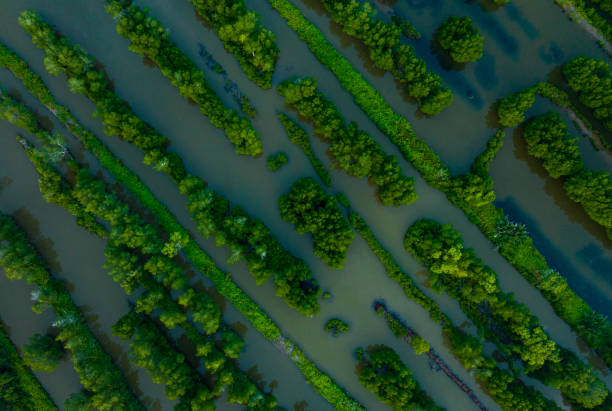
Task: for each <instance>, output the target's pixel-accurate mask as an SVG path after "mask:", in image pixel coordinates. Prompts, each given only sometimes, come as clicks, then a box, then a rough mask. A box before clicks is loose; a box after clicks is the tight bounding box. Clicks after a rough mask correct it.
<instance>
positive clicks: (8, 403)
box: [0, 252, 57, 411]
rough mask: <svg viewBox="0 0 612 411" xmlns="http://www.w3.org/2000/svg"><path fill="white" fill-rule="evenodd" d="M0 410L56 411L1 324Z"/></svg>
mask: <svg viewBox="0 0 612 411" xmlns="http://www.w3.org/2000/svg"><path fill="white" fill-rule="evenodd" d="M1 255H2V254H1V252H0V256H1ZM0 408H1V409H3V410H36V411H52V410H57V407H56V406H55V404H53V401H52V400H51V398H50V397H49V394H48V393H47V392H46V391H45V390H44V388H43V387H42V386H41V385H40V382H39V381H38V380H37V379H36V377H34V374H32V371H31V370H30V369H28V367H27V366H26V365H25V364H24V363H23V361H22V359H21V357H19V354H18V353H17V350H16V349H15V346H14V345H13V343H12V342H11V340H10V339H9V337H8V335H7V334H6V333H5V331H4V324H2V323H1V322H0Z"/></svg>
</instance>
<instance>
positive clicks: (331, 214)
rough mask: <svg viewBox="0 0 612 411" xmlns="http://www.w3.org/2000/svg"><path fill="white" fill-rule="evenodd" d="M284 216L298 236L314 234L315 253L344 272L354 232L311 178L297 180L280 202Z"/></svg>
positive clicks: (329, 196)
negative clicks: (343, 268)
mask: <svg viewBox="0 0 612 411" xmlns="http://www.w3.org/2000/svg"><path fill="white" fill-rule="evenodd" d="M278 206H279V208H280V213H281V217H282V219H283V220H285V221H287V222H290V223H292V224H293V225H294V226H295V231H297V233H298V234H306V233H312V237H313V252H314V254H315V255H316V256H317V257H319V258H320V259H321V260H323V262H324V263H325V264H327V265H328V266H330V267H331V268H335V269H340V268H342V267H343V266H344V262H345V261H346V251H347V249H348V247H349V246H350V245H351V243H352V242H353V237H354V234H353V230H351V227H350V226H349V224H348V221H347V220H346V218H344V216H343V215H342V213H341V212H340V210H339V209H338V205H337V203H336V199H335V198H334V196H331V195H328V194H326V193H325V191H323V189H322V188H321V187H320V186H319V185H318V184H317V183H316V182H315V181H314V180H313V179H312V178H310V177H304V178H301V179H299V180H297V181H296V182H295V183H294V184H293V186H291V189H290V191H289V193H288V194H285V195H282V196H281V197H280V198H279V199H278Z"/></svg>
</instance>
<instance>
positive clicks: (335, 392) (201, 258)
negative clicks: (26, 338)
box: [0, 53, 365, 411]
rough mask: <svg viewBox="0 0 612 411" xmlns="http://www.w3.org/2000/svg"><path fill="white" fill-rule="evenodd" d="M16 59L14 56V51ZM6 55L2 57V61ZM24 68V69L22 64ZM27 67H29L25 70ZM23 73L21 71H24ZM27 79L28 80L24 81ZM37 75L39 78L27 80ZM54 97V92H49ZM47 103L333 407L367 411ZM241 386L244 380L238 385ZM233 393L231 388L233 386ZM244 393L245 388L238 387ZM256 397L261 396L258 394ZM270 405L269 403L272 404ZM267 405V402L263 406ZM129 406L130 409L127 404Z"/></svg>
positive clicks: (102, 150)
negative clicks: (280, 346)
mask: <svg viewBox="0 0 612 411" xmlns="http://www.w3.org/2000/svg"><path fill="white" fill-rule="evenodd" d="M12 57H13V59H11V61H14V59H15V58H18V57H17V56H16V55H15V54H14V53H13V54H12ZM5 61H6V60H5V59H2V58H0V64H2V63H4V62H5ZM21 63H22V64H17V65H10V66H9V68H10V69H11V70H15V71H13V73H14V74H16V75H17V76H18V77H19V78H20V79H24V85H25V86H26V87H27V88H28V90H29V91H31V92H32V93H33V94H34V95H36V96H37V97H39V96H40V97H39V98H41V99H43V98H46V97H45V96H50V93H49V92H48V89H46V87H44V84H43V83H42V80H40V78H39V77H38V76H36V75H35V74H34V73H32V72H31V70H29V68H27V64H26V63H25V62H23V61H21ZM24 67H25V68H24ZM25 69H27V70H25ZM23 74H25V75H23ZM26 79H27V81H26ZM31 79H37V80H38V81H30V80H31ZM51 98H52V97H51ZM49 107H50V108H51V109H52V110H53V112H54V113H57V117H58V118H59V119H60V120H61V121H62V122H64V124H65V125H66V126H67V127H68V129H69V130H70V131H71V132H72V133H73V134H74V135H75V136H76V137H78V138H79V139H80V140H81V141H82V142H83V143H84V144H85V146H86V147H87V149H88V150H90V152H91V153H92V154H94V155H95V156H96V158H97V159H98V161H99V162H100V164H101V165H102V166H103V167H105V168H106V169H107V170H109V172H110V173H111V174H112V175H113V176H114V177H115V178H116V179H117V181H119V182H121V183H122V184H124V186H125V187H126V188H127V189H128V190H129V191H130V192H131V193H132V194H133V195H134V196H135V197H136V198H137V199H138V201H139V202H140V203H141V204H142V205H143V207H146V208H147V209H148V210H149V211H151V212H152V213H153V215H155V217H156V218H157V221H158V223H159V224H160V225H161V226H162V227H163V229H164V230H165V231H166V232H169V233H175V232H178V233H180V234H181V236H182V237H184V238H186V239H187V240H188V241H187V243H186V244H184V245H183V249H182V251H183V253H184V254H185V256H186V257H187V258H189V259H190V260H191V262H192V263H193V264H194V265H195V266H196V267H197V268H198V269H199V270H200V271H201V272H203V273H204V274H205V275H206V276H208V278H210V279H211V281H212V282H213V283H214V285H215V287H216V288H217V290H218V291H219V293H220V294H221V295H223V296H224V297H225V298H227V299H228V301H229V302H230V303H231V304H232V305H234V307H236V308H237V309H238V310H239V311H240V312H241V313H242V315H244V316H245V317H246V318H247V319H248V320H249V322H250V323H251V324H252V325H253V326H254V327H255V328H256V329H257V330H258V331H259V332H260V333H261V334H262V335H263V336H265V337H266V338H267V339H269V340H270V341H273V342H274V343H278V342H279V341H282V342H283V344H284V346H285V347H286V348H285V350H286V352H287V353H288V354H291V360H292V361H293V362H294V363H295V364H296V366H297V367H298V368H299V370H300V371H301V372H302V373H303V374H304V376H305V378H306V379H307V380H308V382H309V383H311V384H312V385H313V387H314V388H315V390H316V391H317V392H319V393H320V394H321V395H322V396H323V397H324V398H325V399H326V400H327V401H329V402H330V403H331V404H333V405H334V406H335V407H336V408H337V409H346V410H355V411H365V408H363V407H362V406H361V405H360V404H359V402H357V401H356V400H354V399H353V398H351V397H350V396H349V395H348V394H347V392H346V391H345V390H344V389H342V388H341V387H340V386H339V385H338V384H336V382H335V381H334V380H333V379H332V378H330V377H329V376H328V375H327V374H325V373H324V372H323V371H321V370H320V369H319V368H318V367H317V366H316V364H314V363H313V362H312V361H311V360H310V359H309V358H308V357H306V355H305V354H304V352H303V351H302V350H301V349H300V348H299V347H298V346H297V345H295V344H294V343H293V342H292V341H291V340H290V339H288V338H287V337H285V336H283V334H282V333H281V330H280V329H279V328H278V326H277V325H276V323H275V322H274V321H273V320H272V319H271V318H270V317H269V316H268V315H267V314H266V313H265V312H264V311H263V310H262V309H261V308H260V307H259V306H258V305H257V304H256V303H255V302H254V301H253V300H252V299H250V298H249V297H248V296H247V295H246V294H245V293H244V291H242V290H241V289H240V288H239V287H238V286H237V285H236V283H235V282H234V281H232V278H231V276H229V275H227V274H226V273H224V272H223V271H221V270H220V269H219V268H218V267H217V266H216V265H215V263H214V262H213V261H212V259H211V258H210V257H209V256H208V254H206V253H205V252H204V251H203V250H202V248H201V247H200V246H199V245H198V244H197V243H196V242H195V240H194V239H193V237H191V236H190V235H189V233H188V232H187V230H185V228H184V227H182V226H181V224H180V223H179V222H178V220H177V219H176V218H175V217H174V215H172V214H171V213H170V212H169V211H168V209H167V208H166V207H165V206H164V205H163V204H161V203H160V202H159V200H157V199H156V198H155V196H154V195H153V194H152V193H151V191H150V190H149V189H148V188H147V187H146V186H145V185H144V184H143V183H142V181H141V180H140V178H139V177H138V176H137V175H136V174H134V173H133V172H132V171H131V170H129V169H128V168H127V167H125V166H124V165H123V163H121V161H120V160H119V159H117V158H116V157H115V156H114V155H113V153H112V152H110V150H109V149H108V148H107V147H106V146H105V145H104V144H103V143H102V142H101V141H100V140H99V139H97V138H96V137H95V136H94V135H93V134H92V133H91V132H90V131H88V130H87V129H85V128H83V127H82V126H81V125H80V124H79V123H78V122H77V121H76V119H75V118H74V117H73V116H72V115H71V114H70V112H69V111H68V110H67V109H66V108H65V107H63V106H60V105H59V104H57V103H56V102H54V101H52V102H50V103H49ZM195 346H196V349H197V352H202V353H203V354H202V355H206V354H205V353H208V352H210V347H211V344H210V341H208V342H199V343H196V344H195ZM241 386H242V387H244V384H242V385H241ZM232 392H233V390H232ZM238 392H239V393H242V392H244V391H238ZM256 398H261V397H260V396H256ZM263 400H264V404H266V403H270V404H273V397H271V396H270V395H266V396H264V398H263ZM270 406H273V405H270ZM263 407H264V408H265V405H264V406H263ZM126 409H128V410H129V409H130V408H126Z"/></svg>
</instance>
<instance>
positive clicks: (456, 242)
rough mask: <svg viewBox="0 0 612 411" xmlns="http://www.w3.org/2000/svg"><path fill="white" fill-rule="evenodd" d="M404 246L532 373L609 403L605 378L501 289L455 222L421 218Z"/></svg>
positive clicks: (576, 396)
mask: <svg viewBox="0 0 612 411" xmlns="http://www.w3.org/2000/svg"><path fill="white" fill-rule="evenodd" d="M404 245H405V247H406V249H407V250H408V251H410V252H411V254H412V255H413V256H414V257H415V258H416V259H417V260H419V261H421V262H423V263H424V264H425V266H426V267H427V268H428V269H429V272H430V273H429V280H430V282H431V284H432V286H433V287H434V288H435V289H437V290H440V291H442V290H444V291H446V293H447V294H448V295H450V296H451V297H453V298H455V299H456V300H457V301H459V303H460V306H461V309H462V310H463V311H464V312H465V313H466V314H467V316H468V317H469V318H470V319H471V320H472V321H473V322H474V324H476V325H477V326H478V327H479V328H483V330H484V331H485V334H486V335H487V337H488V338H490V339H492V340H493V341H503V342H504V345H505V348H504V349H505V350H507V353H508V354H510V353H513V354H514V355H516V356H518V357H519V358H520V359H521V360H522V363H523V366H524V367H525V372H526V373H528V374H529V375H532V376H536V377H539V378H540V379H542V380H543V381H545V382H546V381H550V380H554V381H563V383H558V384H556V385H555V386H559V387H561V388H562V389H563V391H562V392H563V393H564V394H565V395H566V396H567V397H568V398H569V399H570V400H571V401H572V402H574V403H576V404H579V405H581V406H587V404H592V403H593V402H594V401H599V403H601V402H603V400H604V398H605V397H606V396H607V394H608V393H607V391H605V390H604V395H601V394H600V392H601V389H602V388H601V387H602V386H603V382H602V381H601V380H599V379H598V378H597V376H596V375H595V373H594V370H593V368H592V367H591V366H587V365H585V364H584V363H583V362H582V361H581V360H580V359H578V358H577V357H575V356H569V355H568V354H567V353H568V351H567V350H565V349H563V348H560V347H558V346H557V345H556V344H555V343H554V342H553V341H552V340H551V339H550V337H549V336H548V335H547V334H546V333H545V332H544V330H543V329H542V327H541V326H540V325H539V320H538V319H537V318H536V317H534V316H533V315H532V314H531V313H530V312H529V310H528V309H527V308H526V307H525V306H524V305H522V304H520V303H518V302H516V301H515V300H514V297H513V296H512V294H507V293H504V292H502V291H501V289H500V288H499V285H498V283H497V275H496V274H495V272H493V270H491V269H490V268H489V267H487V266H486V265H484V264H483V262H482V261H481V260H480V259H478V258H477V257H476V256H475V254H474V251H473V250H472V249H465V248H464V247H463V240H462V239H461V236H460V234H459V233H458V232H457V231H455V230H454V229H453V228H452V226H451V225H448V224H447V225H440V224H439V223H437V222H435V221H432V220H425V219H424V220H419V221H417V222H416V223H414V224H413V225H412V226H411V227H410V228H409V229H408V231H407V232H406V236H405V239H404ZM561 370H565V371H561Z"/></svg>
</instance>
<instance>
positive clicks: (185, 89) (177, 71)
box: [106, 0, 262, 156]
mask: <svg viewBox="0 0 612 411" xmlns="http://www.w3.org/2000/svg"><path fill="white" fill-rule="evenodd" d="M107 3H108V6H107V9H106V10H107V12H108V13H109V14H110V15H111V16H112V17H113V18H114V19H116V21H117V32H118V33H119V34H120V35H122V36H123V37H125V38H127V39H129V40H130V46H129V49H130V50H131V51H133V52H135V53H138V55H141V56H142V55H145V54H146V56H147V57H149V58H150V59H151V60H153V61H154V62H155V64H157V66H158V67H159V68H160V70H161V72H162V74H163V75H164V76H166V77H168V78H169V79H170V81H171V82H172V85H173V86H175V87H176V88H177V89H178V90H179V92H180V93H181V95H182V96H183V97H185V98H190V99H192V100H193V101H195V102H196V103H197V104H198V106H199V107H200V111H201V112H202V114H204V115H205V116H206V117H208V118H209V120H210V122H211V123H212V124H213V125H214V126H215V127H217V128H219V129H221V130H223V131H224V132H225V135H226V136H227V138H228V139H229V141H231V142H232V144H233V145H234V148H235V150H236V152H237V153H238V154H243V155H249V156H255V155H257V154H260V153H261V152H262V147H261V140H260V138H259V135H258V134H257V131H255V129H254V128H253V126H252V125H251V122H250V121H249V119H247V118H244V117H239V116H238V113H237V112H236V111H235V110H230V109H228V108H227V107H225V105H224V104H223V102H222V101H221V100H220V99H219V97H218V96H217V94H216V93H215V92H214V90H213V89H212V88H211V87H210V85H209V84H208V82H207V81H206V78H205V77H204V73H203V72H202V71H201V70H199V69H198V68H197V67H196V65H195V64H194V63H193V61H191V60H190V59H189V58H188V57H187V56H186V55H185V54H184V53H183V52H182V51H181V50H180V49H179V48H178V46H176V45H175V44H174V43H173V42H172V41H171V40H170V36H169V33H168V31H167V30H166V29H164V28H163V26H162V25H161V23H160V22H159V21H157V20H155V19H153V18H152V17H150V16H148V13H147V11H145V10H142V9H140V8H139V7H138V6H136V5H134V4H132V2H131V1H127V2H121V1H117V0H109V1H107Z"/></svg>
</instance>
